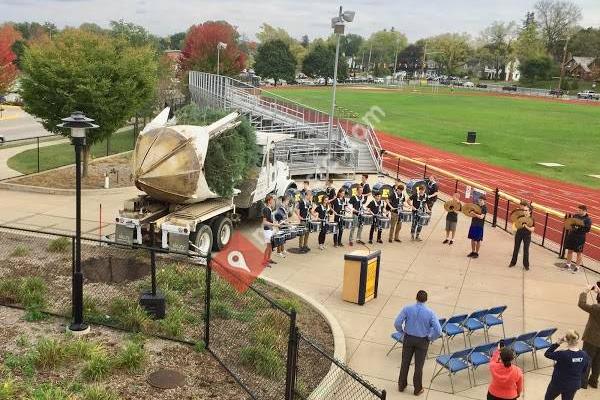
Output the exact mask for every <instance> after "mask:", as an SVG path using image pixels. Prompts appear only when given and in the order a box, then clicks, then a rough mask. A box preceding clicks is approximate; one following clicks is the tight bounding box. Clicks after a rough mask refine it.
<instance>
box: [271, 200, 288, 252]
mask: <svg viewBox="0 0 600 400" xmlns="http://www.w3.org/2000/svg"><path fill="white" fill-rule="evenodd" d="M289 202H290V198H289V196H288V195H285V196H281V197H280V198H279V205H278V207H277V211H275V221H276V222H277V223H278V224H279V226H281V225H287V224H288V210H287V207H288V204H289ZM287 254H288V253H287V251H286V250H285V245H283V244H281V245H279V246H277V255H278V256H279V257H281V258H285V257H286V256H287Z"/></svg>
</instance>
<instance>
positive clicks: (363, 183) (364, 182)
mask: <svg viewBox="0 0 600 400" xmlns="http://www.w3.org/2000/svg"><path fill="white" fill-rule="evenodd" d="M368 180H369V175H367V174H363V175H362V177H361V178H360V187H361V188H362V193H363V197H364V198H365V199H366V198H367V197H369V195H370V194H371V187H370V186H369V182H368Z"/></svg>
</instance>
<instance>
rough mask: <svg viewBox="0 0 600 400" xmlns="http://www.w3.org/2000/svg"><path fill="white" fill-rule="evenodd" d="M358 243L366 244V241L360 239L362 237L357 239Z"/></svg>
mask: <svg viewBox="0 0 600 400" xmlns="http://www.w3.org/2000/svg"><path fill="white" fill-rule="evenodd" d="M356 243H358V244H365V242H363V241H362V240H360V239H358V240H357V241H356Z"/></svg>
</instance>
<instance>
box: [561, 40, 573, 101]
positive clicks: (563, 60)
mask: <svg viewBox="0 0 600 400" xmlns="http://www.w3.org/2000/svg"><path fill="white" fill-rule="evenodd" d="M569 40H571V35H568V36H567V40H566V41H565V47H564V48H563V58H562V64H561V65H560V78H559V80H558V90H559V93H560V90H561V89H562V81H563V78H564V76H565V64H566V63H567V49H568V48H569Z"/></svg>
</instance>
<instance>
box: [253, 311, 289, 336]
mask: <svg viewBox="0 0 600 400" xmlns="http://www.w3.org/2000/svg"><path fill="white" fill-rule="evenodd" d="M265 327H269V328H271V329H275V330H276V331H277V333H278V334H280V335H283V334H285V333H287V332H288V330H289V328H290V321H289V318H288V316H287V315H285V314H284V313H282V312H281V311H279V310H268V311H267V312H265V313H264V314H263V315H262V316H261V317H260V318H258V319H256V320H255V322H254V330H255V331H259V330H261V329H263V328H265Z"/></svg>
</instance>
